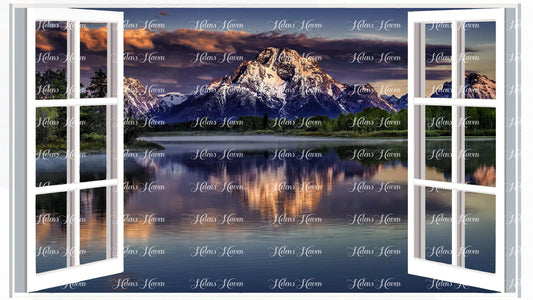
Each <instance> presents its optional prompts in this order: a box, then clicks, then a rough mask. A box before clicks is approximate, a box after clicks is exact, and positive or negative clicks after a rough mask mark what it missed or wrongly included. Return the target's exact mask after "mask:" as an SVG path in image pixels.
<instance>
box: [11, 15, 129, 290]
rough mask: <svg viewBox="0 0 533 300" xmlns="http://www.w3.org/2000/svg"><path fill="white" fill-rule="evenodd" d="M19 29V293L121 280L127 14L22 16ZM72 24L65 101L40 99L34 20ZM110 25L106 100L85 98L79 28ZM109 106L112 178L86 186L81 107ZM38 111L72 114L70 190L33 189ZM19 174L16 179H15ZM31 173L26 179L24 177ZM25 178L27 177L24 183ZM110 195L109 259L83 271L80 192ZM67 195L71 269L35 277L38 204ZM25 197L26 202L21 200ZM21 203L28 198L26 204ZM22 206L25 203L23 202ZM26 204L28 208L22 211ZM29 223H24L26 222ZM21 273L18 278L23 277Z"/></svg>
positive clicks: (59, 187)
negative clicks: (21, 233) (106, 278)
mask: <svg viewBox="0 0 533 300" xmlns="http://www.w3.org/2000/svg"><path fill="white" fill-rule="evenodd" d="M16 17H18V18H17V21H18V24H19V25H20V26H24V28H25V29H24V31H25V38H23V39H20V40H21V41H20V42H19V43H18V44H17V45H16V48H17V49H18V50H20V51H24V52H21V53H26V55H25V56H19V57H18V62H20V63H21V64H24V65H25V74H20V73H19V74H16V78H17V79H18V80H20V81H23V82H24V83H25V86H26V88H25V92H26V94H25V95H24V97H23V96H22V95H20V94H19V95H18V96H19V97H18V99H17V100H18V102H17V104H16V108H15V111H16V115H17V117H18V120H17V121H16V124H18V125H19V126H18V128H17V129H18V130H20V131H21V133H22V135H21V138H19V139H18V140H17V141H18V143H19V145H23V146H24V147H23V148H22V149H25V161H24V162H22V161H21V158H20V157H19V161H18V162H15V163H18V164H19V166H21V165H22V164H25V167H23V168H18V169H17V171H18V172H19V175H20V176H21V177H20V179H21V181H22V182H25V188H24V190H23V191H21V192H20V194H19V195H24V198H25V203H22V202H23V201H19V202H18V203H17V204H16V205H15V206H16V207H15V214H16V216H19V218H18V219H17V221H16V224H19V225H20V227H24V228H25V232H26V235H25V236H21V237H18V238H16V241H15V243H16V248H17V249H19V250H22V249H25V251H23V252H24V253H25V254H24V255H19V256H17V257H16V258H15V260H16V263H17V270H16V272H15V277H16V287H15V288H16V290H18V291H19V292H20V291H25V292H32V291H38V290H41V289H46V288H50V287H55V286H60V285H64V284H68V283H74V282H78V281H83V280H88V279H92V278H96V277H101V276H107V275H111V274H116V273H121V272H123V270H124V259H123V250H122V249H123V245H124V228H123V226H124V225H123V210H124V202H123V189H122V185H123V180H124V179H123V176H124V175H123V173H124V172H123V170H124V167H123V151H124V150H123V149H124V145H123V105H124V104H123V79H122V78H123V60H122V56H123V55H122V53H123V13H122V12H111V11H101V10H98V11H95V10H83V9H67V8H25V9H17V10H16ZM40 20H43V21H66V22H67V24H68V26H67V57H69V58H72V59H70V60H69V61H68V62H67V72H66V73H67V90H68V93H67V95H66V96H67V97H66V99H60V100H56V99H54V100H37V99H36V98H35V90H36V87H35V70H36V68H35V54H36V51H35V35H36V33H35V24H36V21H40ZM81 22H87V23H106V24H107V28H108V30H107V96H108V97H106V98H83V99H81V98H80V23H81ZM94 105H105V106H106V161H107V163H106V179H104V180H96V181H87V182H80V107H81V106H94ZM39 107H66V108H67V119H68V120H72V122H71V124H72V126H68V128H67V153H68V154H69V155H67V174H66V175H67V183H65V184H58V185H50V186H38V187H36V186H35V182H36V162H35V160H36V159H35V153H36V144H35V141H36V128H35V117H36V109H37V108H39ZM17 171H16V172H17ZM24 171H25V172H24ZM22 176H24V177H22ZM103 187H105V188H106V227H107V229H106V242H105V243H106V258H105V259H104V260H100V261H96V262H90V263H84V264H80V257H79V255H80V251H79V250H80V191H81V190H83V189H91V188H103ZM58 192H66V195H67V197H66V201H67V215H68V216H69V217H70V218H71V219H72V222H67V239H66V243H67V249H71V250H72V251H70V253H72V254H73V255H67V256H66V258H65V259H66V260H67V264H66V267H65V268H61V269H57V270H51V271H46V272H41V273H37V272H36V271H37V270H36V260H37V259H36V253H35V251H36V224H35V214H36V205H35V204H36V197H37V196H38V195H43V194H50V193H58ZM21 198H22V197H21ZM24 198H23V199H24ZM19 199H20V198H19ZM23 204H25V205H23ZM23 216H24V217H23ZM21 264H22V265H21ZM17 271H18V273H17Z"/></svg>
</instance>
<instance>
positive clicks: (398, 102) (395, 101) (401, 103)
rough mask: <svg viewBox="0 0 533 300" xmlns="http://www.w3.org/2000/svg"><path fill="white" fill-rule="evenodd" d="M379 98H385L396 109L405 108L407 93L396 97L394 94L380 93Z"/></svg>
mask: <svg viewBox="0 0 533 300" xmlns="http://www.w3.org/2000/svg"><path fill="white" fill-rule="evenodd" d="M381 98H383V99H385V100H387V101H388V102H389V103H390V104H391V105H392V106H394V108H396V110H400V109H402V108H405V109H407V94H405V95H403V96H401V97H400V98H398V97H396V96H395V95H392V96H388V95H381Z"/></svg>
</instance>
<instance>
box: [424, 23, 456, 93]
mask: <svg viewBox="0 0 533 300" xmlns="http://www.w3.org/2000/svg"><path fill="white" fill-rule="evenodd" d="M425 27H426V41H425V42H426V74H425V80H426V82H425V83H426V89H425V91H426V95H425V96H426V97H427V98H429V97H431V98H450V97H451V82H452V67H451V63H450V62H451V54H452V30H451V27H452V24H451V23H441V22H436V23H429V24H426V25H425Z"/></svg>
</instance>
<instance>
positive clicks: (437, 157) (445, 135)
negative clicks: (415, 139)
mask: <svg viewBox="0 0 533 300" xmlns="http://www.w3.org/2000/svg"><path fill="white" fill-rule="evenodd" d="M451 120H452V110H451V107H447V106H426V177H425V179H428V180H438V181H451V174H452V159H451V146H452V139H451V131H450V130H451Z"/></svg>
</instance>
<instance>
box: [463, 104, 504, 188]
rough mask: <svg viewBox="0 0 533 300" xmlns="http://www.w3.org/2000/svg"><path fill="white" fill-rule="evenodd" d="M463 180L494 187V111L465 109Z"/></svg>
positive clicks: (479, 108) (487, 108)
mask: <svg viewBox="0 0 533 300" xmlns="http://www.w3.org/2000/svg"><path fill="white" fill-rule="evenodd" d="M464 123H465V135H466V139H465V152H464V159H465V180H466V182H467V183H470V184H477V185H485V186H495V185H496V138H495V135H496V109H495V108H491V107H466V108H465V120H464Z"/></svg>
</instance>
